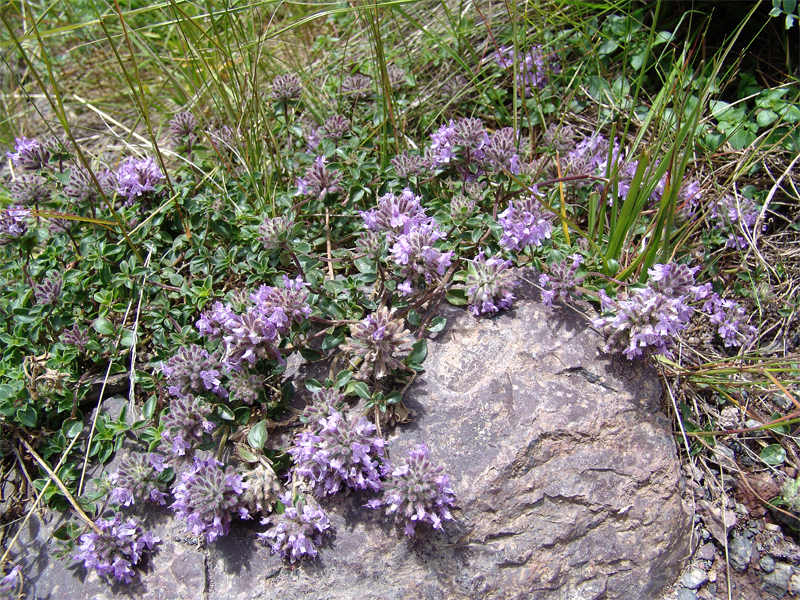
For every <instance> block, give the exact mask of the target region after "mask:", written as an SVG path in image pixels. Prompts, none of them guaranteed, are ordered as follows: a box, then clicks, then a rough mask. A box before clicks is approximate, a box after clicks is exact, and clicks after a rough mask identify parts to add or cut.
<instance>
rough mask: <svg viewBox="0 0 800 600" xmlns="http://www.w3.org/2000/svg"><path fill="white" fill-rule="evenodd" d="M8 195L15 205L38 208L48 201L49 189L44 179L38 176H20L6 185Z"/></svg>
mask: <svg viewBox="0 0 800 600" xmlns="http://www.w3.org/2000/svg"><path fill="white" fill-rule="evenodd" d="M8 195H9V196H11V199H12V200H13V201H14V203H16V204H22V205H24V206H34V205H35V206H38V205H39V204H44V203H45V202H48V201H49V200H50V188H48V187H47V182H46V181H45V179H44V177H41V176H39V175H20V176H19V177H17V179H16V180H15V181H12V182H11V183H9V184H8Z"/></svg>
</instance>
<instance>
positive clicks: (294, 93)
mask: <svg viewBox="0 0 800 600" xmlns="http://www.w3.org/2000/svg"><path fill="white" fill-rule="evenodd" d="M302 93H303V83H302V82H301V81H300V78H299V77H297V75H295V74H294V73H287V74H286V75H278V76H277V77H276V78H275V79H273V80H272V92H270V94H271V96H272V99H273V100H275V101H276V102H282V103H287V102H292V101H294V100H299V99H300V96H301V94H302Z"/></svg>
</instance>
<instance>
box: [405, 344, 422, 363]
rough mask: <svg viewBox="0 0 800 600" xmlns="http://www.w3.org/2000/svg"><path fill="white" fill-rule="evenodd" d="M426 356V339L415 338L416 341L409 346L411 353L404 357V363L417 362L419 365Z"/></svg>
mask: <svg viewBox="0 0 800 600" xmlns="http://www.w3.org/2000/svg"><path fill="white" fill-rule="evenodd" d="M427 357H428V341H427V340H426V339H424V338H423V339H421V340H417V342H416V343H415V344H414V345H413V346H411V354H409V355H408V356H407V357H406V360H405V363H406V364H407V365H410V364H417V365H421V364H422V363H424V362H425V359H426V358H427Z"/></svg>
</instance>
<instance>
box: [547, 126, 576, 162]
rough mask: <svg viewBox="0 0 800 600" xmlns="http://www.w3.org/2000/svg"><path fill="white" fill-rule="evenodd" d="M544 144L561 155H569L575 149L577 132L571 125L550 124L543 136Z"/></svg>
mask: <svg viewBox="0 0 800 600" xmlns="http://www.w3.org/2000/svg"><path fill="white" fill-rule="evenodd" d="M542 143H543V145H544V146H545V147H547V148H552V149H553V150H555V151H557V152H559V153H560V154H561V155H564V154H567V153H569V152H571V151H572V150H574V149H575V130H574V129H573V128H572V126H571V125H570V124H569V123H550V125H548V126H547V129H546V130H545V132H544V135H543V136H542Z"/></svg>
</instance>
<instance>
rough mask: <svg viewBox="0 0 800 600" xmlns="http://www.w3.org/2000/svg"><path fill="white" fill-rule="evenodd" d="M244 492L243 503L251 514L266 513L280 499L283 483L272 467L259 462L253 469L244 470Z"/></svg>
mask: <svg viewBox="0 0 800 600" xmlns="http://www.w3.org/2000/svg"><path fill="white" fill-rule="evenodd" d="M242 481H243V485H244V488H245V489H244V494H242V495H241V503H242V506H244V507H245V508H246V509H247V512H249V513H250V514H256V513H261V514H263V515H266V514H267V513H269V512H271V511H272V508H273V507H274V506H275V502H277V501H278V500H279V497H280V493H281V484H280V483H279V482H278V476H277V475H276V474H275V471H273V470H272V467H270V466H268V465H264V464H261V463H257V464H256V466H255V467H253V468H252V469H247V470H246V471H243V472H242Z"/></svg>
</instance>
